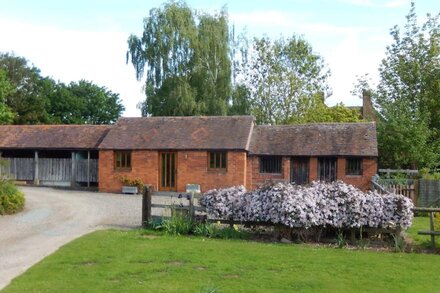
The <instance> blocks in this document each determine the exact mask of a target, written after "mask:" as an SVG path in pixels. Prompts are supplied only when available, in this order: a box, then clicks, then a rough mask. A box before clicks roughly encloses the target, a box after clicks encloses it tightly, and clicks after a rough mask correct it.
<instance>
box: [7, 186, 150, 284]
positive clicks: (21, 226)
mask: <svg viewBox="0 0 440 293" xmlns="http://www.w3.org/2000/svg"><path fill="white" fill-rule="evenodd" d="M20 189H21V190H22V191H23V192H24V194H25V197H26V207H25V209H24V211H22V212H20V213H18V214H15V215H8V216H0V290H1V289H2V288H4V287H5V286H7V284H9V282H10V281H11V280H12V279H13V278H15V277H16V276H18V275H20V274H21V273H23V272H24V271H25V270H26V269H28V268H29V267H31V266H32V265H34V264H35V263H37V262H38V261H40V260H41V259H43V258H44V257H45V256H47V255H49V254H51V253H53V252H54V251H55V250H57V249H58V248H59V247H60V246H62V245H64V244H66V243H68V242H70V241H72V240H73V239H75V238H77V237H79V236H81V235H84V234H87V233H89V232H92V231H95V230H97V229H102V228H109V227H117V228H136V227H139V226H141V205H142V198H141V196H139V195H119V194H108V193H97V192H84V191H71V190H60V189H52V188H43V187H21V188H20Z"/></svg>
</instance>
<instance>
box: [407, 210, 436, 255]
mask: <svg viewBox="0 0 440 293" xmlns="http://www.w3.org/2000/svg"><path fill="white" fill-rule="evenodd" d="M419 230H429V218H428V217H414V219H413V223H412V225H411V227H410V228H409V229H408V230H407V231H406V233H407V234H408V235H409V236H410V237H411V238H412V239H413V240H414V245H419V246H421V247H422V248H430V247H431V236H428V235H418V234H417V231H419ZM439 241H440V238H439V237H437V239H436V244H437V243H438V244H440V242H439Z"/></svg>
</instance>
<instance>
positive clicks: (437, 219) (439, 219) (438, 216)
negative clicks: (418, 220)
mask: <svg viewBox="0 0 440 293" xmlns="http://www.w3.org/2000/svg"><path fill="white" fill-rule="evenodd" d="M434 229H435V230H436V231H440V213H434Z"/></svg>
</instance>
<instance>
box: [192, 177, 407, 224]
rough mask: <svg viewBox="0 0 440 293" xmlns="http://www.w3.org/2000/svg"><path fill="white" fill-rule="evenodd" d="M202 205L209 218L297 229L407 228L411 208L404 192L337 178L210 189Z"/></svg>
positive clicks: (201, 201)
mask: <svg viewBox="0 0 440 293" xmlns="http://www.w3.org/2000/svg"><path fill="white" fill-rule="evenodd" d="M200 204H201V205H202V206H203V207H205V208H206V211H207V213H208V216H209V217H210V218H216V219H230V218H232V219H234V220H237V221H252V222H269V223H274V224H283V225H286V226H289V227H298V228H311V227H330V228H359V227H374V228H393V227H395V226H397V225H399V226H400V227H402V228H408V227H409V226H410V225H411V222H412V218H413V212H412V208H413V207H414V206H413V203H412V201H411V200H410V199H408V198H406V197H404V196H402V195H397V194H386V195H381V194H379V193H377V192H371V191H370V192H362V191H360V190H359V189H357V188H355V187H353V186H352V185H348V184H345V183H343V182H341V181H336V182H332V183H322V182H313V183H311V184H310V185H309V186H298V185H292V184H283V183H278V184H276V185H273V186H266V187H262V188H259V189H256V190H252V191H249V192H246V190H245V188H244V187H243V186H237V187H231V188H226V189H217V190H215V189H214V190H210V191H208V192H206V193H205V194H203V196H202V197H201V198H200Z"/></svg>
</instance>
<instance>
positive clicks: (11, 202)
mask: <svg viewBox="0 0 440 293" xmlns="http://www.w3.org/2000/svg"><path fill="white" fill-rule="evenodd" d="M24 202H25V200H24V195H23V193H21V192H20V191H19V190H18V188H17V187H16V186H15V185H14V184H13V183H12V182H9V181H0V215H6V214H13V213H16V212H19V211H21V210H22V209H23V207H24Z"/></svg>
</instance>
